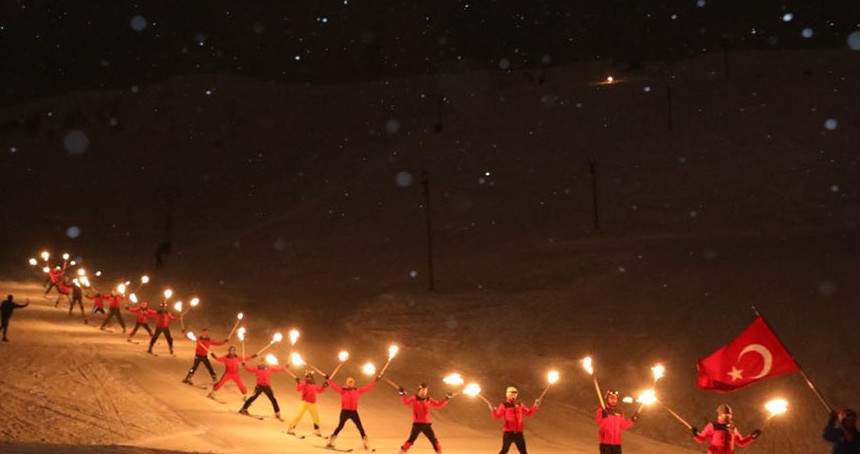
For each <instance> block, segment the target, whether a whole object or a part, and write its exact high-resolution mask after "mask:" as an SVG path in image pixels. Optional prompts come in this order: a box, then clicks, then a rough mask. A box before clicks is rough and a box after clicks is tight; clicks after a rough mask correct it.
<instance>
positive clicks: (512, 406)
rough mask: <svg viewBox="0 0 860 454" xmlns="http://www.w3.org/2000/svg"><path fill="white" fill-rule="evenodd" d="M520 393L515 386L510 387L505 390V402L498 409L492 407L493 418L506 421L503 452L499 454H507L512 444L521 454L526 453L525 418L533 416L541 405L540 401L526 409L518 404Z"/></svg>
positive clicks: (503, 430)
mask: <svg viewBox="0 0 860 454" xmlns="http://www.w3.org/2000/svg"><path fill="white" fill-rule="evenodd" d="M518 395H519V391H517V388H514V387H513V386H508V388H507V389H506V390H505V401H504V402H502V403H501V404H499V406H498V407H497V408H493V406H492V405H490V413H491V414H492V415H493V418H496V419H502V418H504V419H505V423H504V426H503V427H502V432H503V435H502V450H501V451H499V454H507V452H508V450H509V449H511V444H515V445H516V446H517V450H519V452H520V454H527V453H526V439H525V437H524V436H523V416H531V415H533V414H535V412H536V411H537V409H538V406H539V405H540V401H539V400H535V403H534V405H532V406H531V407H526V406H525V405H524V404H522V403H520V402H517V397H518Z"/></svg>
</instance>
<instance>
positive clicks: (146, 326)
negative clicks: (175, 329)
mask: <svg viewBox="0 0 860 454" xmlns="http://www.w3.org/2000/svg"><path fill="white" fill-rule="evenodd" d="M141 327H142V328H143V329H145V330H146V332H147V333H149V337H152V330H151V329H150V328H149V323H146V322H137V321H136V322H134V328H133V329H132V330H131V332H130V333H128V337H133V336H134V333H136V332H137V330H138V328H141Z"/></svg>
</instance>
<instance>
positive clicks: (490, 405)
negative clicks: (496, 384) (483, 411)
mask: <svg viewBox="0 0 860 454" xmlns="http://www.w3.org/2000/svg"><path fill="white" fill-rule="evenodd" d="M487 407H490V411H493V410H495V408H493V404H487Z"/></svg>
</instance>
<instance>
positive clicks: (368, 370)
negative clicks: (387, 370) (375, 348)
mask: <svg viewBox="0 0 860 454" xmlns="http://www.w3.org/2000/svg"><path fill="white" fill-rule="evenodd" d="M361 371H362V372H364V373H365V374H367V375H374V374H376V366H374V365H373V363H365V365H364V366H361Z"/></svg>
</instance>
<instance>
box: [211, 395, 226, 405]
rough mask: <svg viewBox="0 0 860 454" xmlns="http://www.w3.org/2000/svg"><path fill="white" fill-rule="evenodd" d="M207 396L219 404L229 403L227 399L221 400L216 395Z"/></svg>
mask: <svg viewBox="0 0 860 454" xmlns="http://www.w3.org/2000/svg"><path fill="white" fill-rule="evenodd" d="M206 397H207V398H209V399H212V400H214V401H215V402H218V403H219V404H224V405H227V401H225V400H221V399H219V398H217V397H215V396H206Z"/></svg>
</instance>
